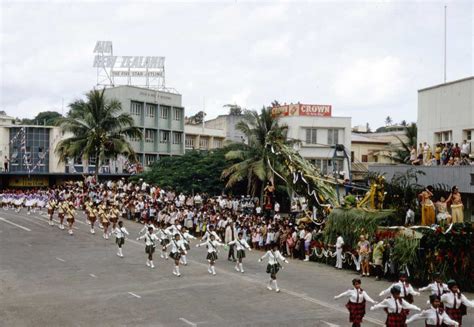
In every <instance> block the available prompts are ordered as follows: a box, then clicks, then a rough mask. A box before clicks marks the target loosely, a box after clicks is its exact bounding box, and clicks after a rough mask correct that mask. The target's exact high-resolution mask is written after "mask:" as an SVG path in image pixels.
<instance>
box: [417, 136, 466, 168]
mask: <svg viewBox="0 0 474 327" xmlns="http://www.w3.org/2000/svg"><path fill="white" fill-rule="evenodd" d="M470 153H471V149H470V144H469V143H468V142H467V140H464V141H463V143H461V145H459V144H458V143H438V144H436V145H435V147H434V149H433V148H431V146H430V145H429V144H428V143H426V142H424V143H420V144H419V145H418V148H416V147H415V146H413V147H412V148H411V150H410V163H411V164H412V165H417V166H461V165H473V164H474V161H472V160H471V159H470V156H469V154H470Z"/></svg>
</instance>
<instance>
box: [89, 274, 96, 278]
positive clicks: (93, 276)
mask: <svg viewBox="0 0 474 327" xmlns="http://www.w3.org/2000/svg"><path fill="white" fill-rule="evenodd" d="M89 276H91V277H92V278H97V276H96V275H94V274H89Z"/></svg>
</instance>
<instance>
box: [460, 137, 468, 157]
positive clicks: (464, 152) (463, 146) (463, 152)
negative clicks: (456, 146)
mask: <svg viewBox="0 0 474 327" xmlns="http://www.w3.org/2000/svg"><path fill="white" fill-rule="evenodd" d="M469 150H470V149H469V144H468V143H467V141H466V140H464V141H463V142H462V144H461V157H462V158H463V159H464V158H468V157H469V152H470V151H469Z"/></svg>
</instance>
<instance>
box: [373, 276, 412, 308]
mask: <svg viewBox="0 0 474 327" xmlns="http://www.w3.org/2000/svg"><path fill="white" fill-rule="evenodd" d="M407 279H408V275H407V274H406V273H405V272H401V273H400V277H399V281H398V282H397V283H394V284H392V285H391V286H390V287H389V288H387V289H386V290H383V291H382V292H380V294H379V296H386V295H388V294H390V293H391V290H392V288H393V286H398V287H399V288H400V292H401V293H400V297H401V298H402V299H404V300H405V301H407V302H408V303H410V304H412V303H413V295H416V296H418V295H420V293H418V292H417V291H415V289H414V288H413V286H411V285H410V283H408V282H407ZM409 314H410V311H409V310H407V311H406V312H405V315H406V316H408V315H409Z"/></svg>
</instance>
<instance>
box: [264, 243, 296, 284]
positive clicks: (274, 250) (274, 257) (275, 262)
mask: <svg viewBox="0 0 474 327" xmlns="http://www.w3.org/2000/svg"><path fill="white" fill-rule="evenodd" d="M267 257H268V264H267V274H270V281H269V282H268V285H267V288H268V290H270V291H272V290H273V288H272V286H273V285H274V286H275V291H276V292H277V293H278V292H280V289H279V288H278V284H277V278H276V275H277V273H278V271H279V270H280V268H281V264H280V261H284V262H286V263H289V262H288V260H286V259H285V258H284V257H283V256H282V255H281V253H280V251H279V250H278V244H277V243H272V244H271V250H269V251H267V252H266V253H265V254H264V255H263V256H262V257H261V258H260V259H258V262H262V260H263V259H265V258H267Z"/></svg>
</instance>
